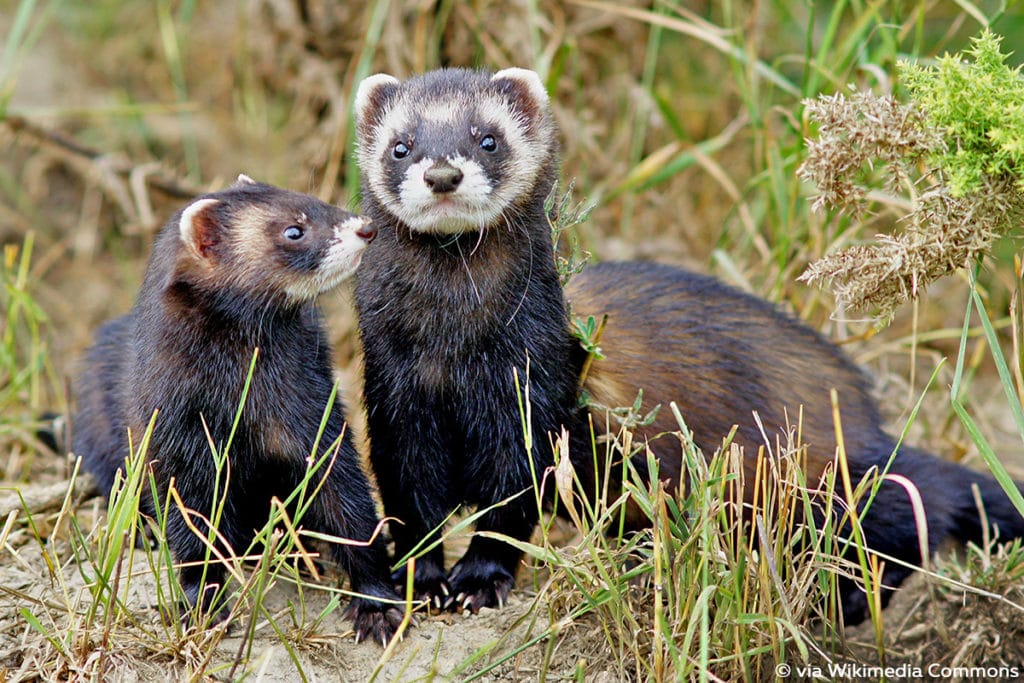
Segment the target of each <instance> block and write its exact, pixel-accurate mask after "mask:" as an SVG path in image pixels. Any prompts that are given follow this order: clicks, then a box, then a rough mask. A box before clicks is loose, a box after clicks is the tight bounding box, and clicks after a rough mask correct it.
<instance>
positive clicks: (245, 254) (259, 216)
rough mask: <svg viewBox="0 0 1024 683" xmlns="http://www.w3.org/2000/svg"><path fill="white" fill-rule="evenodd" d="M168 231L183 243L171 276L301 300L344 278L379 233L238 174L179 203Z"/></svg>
mask: <svg viewBox="0 0 1024 683" xmlns="http://www.w3.org/2000/svg"><path fill="white" fill-rule="evenodd" d="M168 229H169V230H172V228H171V227H170V226H169V228H168ZM173 232H176V233H177V236H178V237H179V238H180V240H181V245H182V246H183V247H184V248H177V249H176V250H175V252H176V254H177V256H176V259H175V264H174V269H173V272H172V274H171V277H172V279H182V280H185V281H188V282H191V283H193V284H197V285H200V286H205V287H208V288H211V289H216V290H221V289H231V290H233V291H235V292H242V293H249V294H253V295H256V296H262V297H282V296H283V297H284V298H285V299H287V300H290V301H292V302H304V301H309V300H311V299H313V298H315V297H316V296H317V295H318V294H320V293H321V292H324V291H327V290H329V289H331V288H333V287H335V286H336V285H338V284H339V283H341V282H342V281H343V280H345V279H346V278H348V277H350V276H351V275H352V274H353V273H354V272H355V270H356V267H357V266H358V265H359V261H360V259H361V258H362V254H363V249H365V248H366V245H367V244H369V243H370V241H371V240H373V238H374V236H375V235H376V232H377V231H376V228H374V227H373V225H372V224H371V221H370V219H368V218H364V217H362V216H357V215H355V214H352V213H349V212H348V211H345V210H344V209H341V208H338V207H336V206H332V205H330V204H326V203H324V202H322V201H320V200H319V199H316V198H315V197H311V196H309V195H305V194H301V193H298V192H291V191H289V190H284V189H282V188H279V187H274V186H273V185H266V184H263V183H258V182H256V181H254V180H253V179H251V178H249V177H248V176H245V175H241V176H239V177H238V182H237V183H236V184H235V185H233V186H231V187H230V188H228V189H226V190H223V191H221V192H215V193H212V194H208V195H204V196H203V197H200V198H199V199H196V200H195V201H194V202H192V203H191V204H189V205H188V206H187V207H185V208H184V209H183V210H182V211H181V212H180V214H179V216H178V219H177V230H176V231H173Z"/></svg>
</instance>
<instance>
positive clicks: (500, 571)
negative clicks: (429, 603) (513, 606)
mask: <svg viewBox="0 0 1024 683" xmlns="http://www.w3.org/2000/svg"><path fill="white" fill-rule="evenodd" d="M448 582H449V584H451V586H450V590H451V592H452V594H453V595H452V598H451V600H450V601H449V603H448V606H447V607H448V609H449V610H451V611H452V612H465V611H466V610H469V611H470V612H472V613H473V614H476V613H477V612H479V611H480V608H481V607H498V608H501V607H504V606H505V602H506V601H507V600H508V594H509V593H510V592H511V590H512V588H513V587H514V586H515V584H516V580H515V577H514V576H512V574H511V573H509V571H508V570H506V569H505V568H504V567H502V566H500V565H498V564H495V563H493V562H459V563H458V564H456V565H455V566H454V567H452V570H451V572H450V573H449V574H448Z"/></svg>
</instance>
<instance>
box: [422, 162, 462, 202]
mask: <svg viewBox="0 0 1024 683" xmlns="http://www.w3.org/2000/svg"><path fill="white" fill-rule="evenodd" d="M423 182H425V183H426V184H427V187H429V188H430V190H431V192H434V193H436V194H445V193H447V192H454V191H455V188H457V187H458V186H459V183H461V182H462V171H460V170H459V169H457V168H455V167H454V166H452V165H451V164H450V163H448V161H447V160H442V161H437V162H434V165H433V166H431V167H430V168H428V169H427V170H426V171H424V172H423Z"/></svg>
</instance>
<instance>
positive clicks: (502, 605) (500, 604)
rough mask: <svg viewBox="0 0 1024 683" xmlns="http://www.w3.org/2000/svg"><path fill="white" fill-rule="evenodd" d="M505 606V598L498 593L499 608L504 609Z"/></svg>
mask: <svg viewBox="0 0 1024 683" xmlns="http://www.w3.org/2000/svg"><path fill="white" fill-rule="evenodd" d="M504 607H505V598H503V597H501V594H499V595H498V609H502V608H504Z"/></svg>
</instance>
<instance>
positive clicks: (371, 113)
mask: <svg viewBox="0 0 1024 683" xmlns="http://www.w3.org/2000/svg"><path fill="white" fill-rule="evenodd" d="M399 85H401V83H400V82H399V80H398V79H397V78H395V77H394V76H389V75H388V74H374V75H373V76H367V77H366V78H364V79H363V81H362V82H361V83H360V84H359V89H358V90H356V99H355V102H354V103H353V105H352V109H353V111H354V113H355V117H356V132H357V133H358V134H359V136H360V137H367V136H368V135H369V134H370V131H371V129H372V128H373V125H374V124H375V123H377V122H378V121H379V120H380V115H381V112H382V111H383V110H384V107H385V105H386V104H387V102H388V99H389V98H390V97H391V96H392V95H393V94H394V93H395V92H396V91H397V90H398V86H399Z"/></svg>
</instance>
